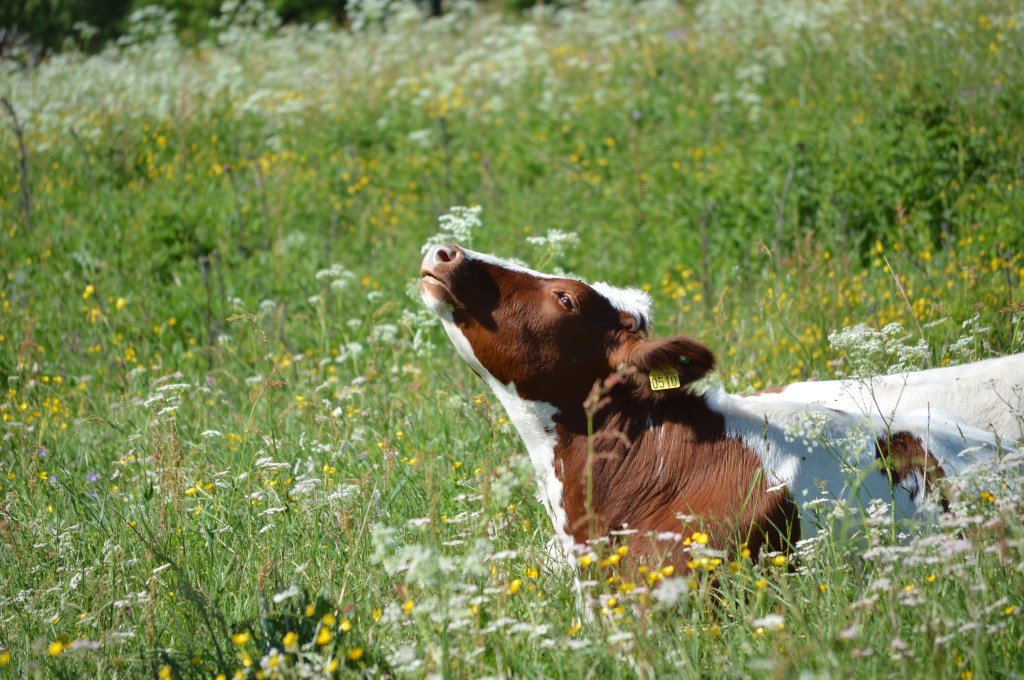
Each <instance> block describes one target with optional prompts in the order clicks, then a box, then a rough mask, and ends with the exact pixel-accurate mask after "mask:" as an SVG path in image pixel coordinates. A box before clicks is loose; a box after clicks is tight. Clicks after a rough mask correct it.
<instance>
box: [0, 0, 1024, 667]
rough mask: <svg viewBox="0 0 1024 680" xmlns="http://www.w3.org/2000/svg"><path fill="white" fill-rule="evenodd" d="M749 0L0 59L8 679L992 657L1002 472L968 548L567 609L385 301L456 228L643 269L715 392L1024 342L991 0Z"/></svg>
mask: <svg viewBox="0 0 1024 680" xmlns="http://www.w3.org/2000/svg"><path fill="white" fill-rule="evenodd" d="M754 4H756V6H757V7H759V8H761V9H760V10H758V11H752V10H750V8H748V7H747V6H746V5H747V3H735V4H733V3H709V4H707V5H705V6H700V7H697V8H691V7H688V6H687V7H675V6H673V5H668V4H664V5H663V4H655V3H648V4H641V5H637V6H635V7H619V6H617V5H606V4H601V3H597V4H594V5H593V6H592V7H591V8H590V9H589V10H588V11H586V12H583V11H578V10H565V11H564V12H563V13H561V14H558V13H552V12H547V13H545V14H541V15H538V16H537V17H536V18H533V19H523V18H512V17H509V16H505V15H501V14H497V13H491V12H484V13H482V14H478V15H476V16H473V17H466V16H464V15H460V14H459V13H458V12H453V13H451V14H450V15H449V17H447V18H446V19H444V20H441V21H433V22H429V23H428V24H426V25H424V24H421V22H419V21H418V20H416V19H410V18H409V17H408V16H406V15H403V14H401V13H399V15H397V16H392V17H391V18H390V19H389V20H388V23H387V24H386V27H385V28H384V29H382V28H381V26H380V25H379V24H376V23H373V22H370V23H369V25H368V26H367V28H366V29H365V30H362V31H360V32H355V33H344V32H335V31H333V30H326V29H324V30H321V29H304V28H296V27H286V28H281V29H277V30H270V31H267V30H264V29H265V27H266V24H260V23H259V21H256V20H253V22H252V24H251V25H252V26H258V25H262V26H263V28H247V27H246V26H247V25H236V26H234V28H232V29H231V30H225V31H223V32H222V34H221V39H220V42H219V43H218V44H217V45H205V46H200V47H199V48H196V49H191V48H185V47H182V46H180V45H179V44H178V43H177V41H176V39H174V37H173V34H169V33H166V32H163V33H161V32H160V31H157V33H158V34H159V35H158V36H157V37H156V38H151V39H149V40H148V41H142V42H136V43H134V44H129V45H126V46H124V47H121V48H110V49H108V51H106V52H104V53H102V54H100V55H96V56H93V57H86V56H82V55H78V54H74V53H71V54H66V55H62V56H60V57H57V58H53V59H51V60H49V61H47V62H45V63H43V64H42V65H40V66H38V67H36V68H34V69H30V70H20V69H19V68H16V67H14V66H13V65H12V63H13V62H5V63H3V64H0V69H2V77H0V95H2V96H4V97H5V98H6V99H8V100H9V101H10V103H11V104H12V106H13V108H14V111H15V113H16V114H17V116H18V120H19V126H20V128H21V129H22V136H23V141H24V144H25V149H26V160H27V170H28V185H27V191H23V188H24V187H25V177H24V174H23V169H22V164H21V162H20V160H21V153H20V151H19V143H18V135H17V134H16V133H15V127H14V124H13V119H12V117H11V116H10V115H8V113H7V112H4V114H3V116H2V117H3V125H2V126H0V142H2V144H3V148H4V150H5V152H4V153H3V154H2V155H0V187H2V190H0V219H2V234H0V264H2V272H0V274H2V278H0V388H2V392H0V420H2V425H0V487H2V488H0V534H2V536H3V540H2V541H0V584H2V585H0V649H2V650H3V651H0V676H2V675H4V674H8V675H11V676H20V675H27V676H37V677H56V676H62V675H66V676H97V677H115V676H123V677H138V676H140V675H168V674H169V675H170V676H181V677H191V676H198V677H209V676H215V675H217V674H218V673H224V674H226V675H227V676H229V677H230V676H231V675H232V674H233V673H235V672H236V671H237V672H240V673H242V675H243V676H245V675H251V676H255V675H257V673H258V671H260V670H261V669H262V671H263V673H264V677H272V676H274V674H275V673H279V674H281V675H286V676H287V675H288V674H295V673H297V672H298V671H297V670H296V668H297V667H298V666H300V665H306V666H308V667H309V668H312V669H314V670H315V671H318V672H319V671H324V670H325V669H331V668H334V667H335V666H334V665H332V662H333V661H337V665H336V671H337V672H338V673H343V674H344V673H351V674H359V673H363V672H371V673H376V674H392V675H399V676H405V675H409V676H420V675H425V674H430V673H439V674H442V675H445V676H451V677H479V676H509V675H516V676H525V677H541V676H546V677H571V678H576V677H581V676H583V675H585V674H592V675H594V676H598V677H608V676H632V675H644V676H659V677H660V676H681V677H705V676H742V675H766V676H786V675H796V674H798V673H809V674H813V675H817V676H823V677H831V676H843V677H850V676H856V677H870V678H875V677H881V676H899V677H921V676H930V677H938V678H949V677H970V676H971V675H972V674H973V677H979V678H981V677H999V676H1013V674H1014V673H1019V672H1020V669H1021V668H1024V653H1022V651H1021V650H1022V649H1024V620H1022V613H1024V601H1022V599H1021V593H1022V592H1024V576H1022V574H1021V571H1020V568H1019V564H1020V563H1021V561H1022V557H1024V555H1022V554H1021V548H1020V546H1021V543H1020V541H1021V538H1022V529H1021V521H1020V517H1021V507H1020V505H1021V501H1020V494H1019V491H1010V490H1009V489H1006V488H1002V487H1001V486H1000V484H999V483H998V482H993V484H992V486H991V487H990V489H989V491H988V492H987V493H988V495H985V496H984V497H978V496H974V495H972V496H969V497H967V496H965V497H963V498H962V499H961V507H960V508H959V509H960V512H959V513H958V514H957V517H958V518H959V519H958V520H957V521H958V522H960V523H962V524H965V525H967V526H966V528H964V527H962V526H960V525H959V524H954V525H950V526H942V527H940V528H938V529H933V530H931V531H929V532H926V533H924V534H922V535H917V534H914V537H913V538H910V539H905V540H903V541H897V542H893V541H892V540H891V538H887V537H889V536H890V535H891V534H892V531H891V530H889V528H888V527H884V526H882V527H867V528H865V529H864V531H865V535H864V536H862V537H861V538H860V539H859V540H845V539H844V540H839V539H837V538H827V539H826V540H824V541H823V542H822V543H821V544H820V545H818V546H817V548H816V550H815V552H814V554H813V555H805V556H802V557H801V558H800V560H799V563H800V567H799V569H796V570H791V569H790V568H789V567H790V566H791V565H787V564H783V565H776V564H773V563H772V561H771V560H770V559H769V560H766V561H763V562H761V563H759V564H753V563H751V562H750V560H749V559H743V558H740V559H738V560H737V561H736V562H735V563H734V564H730V559H726V561H725V562H723V563H722V564H720V565H718V566H717V567H715V571H714V574H715V575H716V576H717V582H718V587H717V589H712V588H711V587H710V586H711V580H710V578H709V576H708V573H707V570H706V569H702V568H701V567H698V568H697V574H698V575H697V576H695V577H688V576H687V577H679V575H673V577H672V578H662V579H661V580H660V581H658V582H655V580H654V579H655V578H656V577H650V585H651V586H652V587H651V588H647V586H648V582H647V580H644V581H641V582H639V583H636V584H623V583H622V582H621V580H618V581H615V580H613V581H612V582H608V581H607V580H606V577H607V576H608V575H609V572H606V571H602V570H600V569H599V568H598V567H597V566H595V565H591V566H588V567H581V573H582V575H583V577H584V579H592V580H593V581H594V583H592V584H590V585H589V586H588V587H587V590H588V593H589V594H590V595H591V596H592V597H595V598H599V602H598V604H597V605H596V606H595V607H594V614H595V615H594V617H592V618H587V617H583V618H582V620H581V611H580V609H579V608H578V607H577V598H576V595H575V593H574V591H573V586H572V582H573V579H572V574H571V572H570V571H569V570H568V569H566V568H565V567H564V566H562V565H560V564H559V563H558V562H557V561H553V560H552V559H551V558H549V557H548V556H547V551H546V547H545V544H546V542H547V541H548V540H549V537H550V536H551V533H552V532H551V529H550V527H549V526H548V520H547V518H546V515H545V513H544V511H543V509H542V508H541V507H540V505H539V504H538V503H537V502H536V501H535V499H534V493H535V492H534V485H533V481H532V479H531V473H530V472H529V470H528V467H529V465H528V462H527V461H526V459H525V457H524V455H523V452H522V445H521V443H520V441H519V440H518V438H517V436H516V434H515V432H514V431H513V430H511V428H510V426H509V424H508V423H507V422H506V421H505V420H504V417H503V416H504V413H503V412H502V411H501V407H500V405H498V404H497V403H496V401H494V400H493V399H492V398H491V396H490V395H489V394H485V393H484V392H485V388H484V386H483V384H482V383H481V382H479V381H478V380H477V379H476V378H475V376H474V375H473V374H472V373H471V371H469V370H468V369H467V368H466V367H465V366H464V365H462V363H461V362H460V361H459V360H458V359H457V357H456V356H455V354H454V352H453V351H452V350H451V348H450V347H449V346H448V344H447V341H446V339H445V338H444V336H443V333H441V332H440V330H439V329H438V328H437V327H436V325H434V324H433V322H432V320H431V319H430V316H429V314H428V313H426V311H425V310H424V309H422V305H421V304H420V303H419V300H418V298H417V297H416V296H415V295H410V283H411V282H412V281H413V279H414V278H415V277H416V275H417V270H418V263H419V259H420V247H421V245H422V244H423V243H424V242H425V240H426V239H427V238H428V237H429V236H430V235H431V234H433V233H435V232H436V231H437V230H438V227H437V218H438V216H439V215H441V214H443V213H445V212H447V211H448V209H449V208H450V207H451V206H453V205H471V204H476V205H480V206H482V208H483V212H482V219H483V225H482V226H481V227H479V228H478V229H477V230H476V231H475V233H474V234H473V235H472V241H473V243H472V245H473V247H474V248H476V249H479V250H484V251H489V252H494V253H496V254H499V255H502V256H505V257H509V256H512V257H518V258H521V259H524V260H527V261H529V262H530V263H531V264H533V265H536V266H539V267H544V268H549V269H550V268H554V267H561V268H564V269H566V270H569V271H572V272H576V273H577V274H579V275H580V276H583V277H585V278H588V279H598V278H600V279H605V280H609V281H612V282H614V283H619V284H631V285H644V286H645V287H647V288H649V289H650V290H651V292H652V294H653V295H654V297H655V300H656V303H657V307H656V318H655V329H654V330H655V334H656V335H669V334H674V333H678V332H682V333H686V334H688V335H691V336H693V337H696V338H699V339H701V340H702V341H703V342H705V343H706V344H707V345H708V346H710V347H711V348H713V349H714V350H715V351H716V352H717V353H718V355H719V357H720V366H719V372H718V379H719V380H720V381H721V382H723V383H724V384H725V385H726V386H727V387H728V388H729V389H731V390H735V391H752V390H756V389H758V388H762V387H765V386H770V385H777V384H782V383H785V382H787V381H791V380H794V379H810V378H828V377H833V376H835V375H842V374H843V373H844V372H845V371H846V370H848V367H849V364H848V362H847V360H846V358H844V356H842V354H841V353H839V352H837V351H835V350H833V349H831V348H830V346H829V343H828V334H829V332H830V331H833V330H838V329H841V328H843V327H847V326H853V325H856V324H858V323H864V324H868V325H869V326H873V327H876V328H881V327H883V326H886V325H888V324H890V323H899V324H901V325H902V327H903V328H904V329H906V331H905V334H906V339H905V341H904V342H905V343H906V344H914V343H916V342H917V341H918V340H919V339H923V340H925V341H926V342H927V344H928V347H929V353H928V358H927V360H926V361H925V362H924V364H925V365H935V366H937V365H943V364H946V363H949V362H954V363H956V362H961V361H966V360H970V359H976V358H983V357H986V356H991V355H998V354H1004V353H1011V352H1020V351H1024V308H1022V301H1024V256H1022V254H1021V253H1022V250H1024V230H1022V229H1021V221H1022V215H1024V186H1022V175H1021V167H1020V159H1021V156H1022V153H1024V97H1022V96H1021V93H1022V92H1024V48H1022V44H1024V32H1022V30H1021V24H1022V23H1024V16H1020V13H1019V9H1014V6H1013V5H1012V3H1000V2H994V1H993V2H989V1H971V2H941V1H938V0H934V1H924V0H922V1H920V2H906V3H897V4H892V3H884V2H875V1H873V0H872V1H869V2H861V3H844V2H833V3H831V4H828V5H826V4H818V3H782V2H770V3H754ZM828 8H831V10H829V11H826V10H827V9H828ZM1015 12H1016V14H1015ZM245 16H249V15H245ZM264 18H266V17H264ZM135 34H136V35H143V34H147V33H146V31H144V30H143V28H142V27H137V30H136V32H135ZM148 34H149V35H152V31H150V32H149V33H148ZM24 196H27V197H28V199H29V203H28V204H27V206H26V204H25V202H24V200H23V197H24ZM551 228H556V229H561V230H564V231H573V232H575V233H576V234H578V236H579V240H580V243H579V245H578V246H577V247H575V248H572V249H570V250H568V252H565V253H560V252H556V251H555V250H554V249H553V248H550V247H544V246H541V247H534V246H531V245H530V244H529V243H528V242H527V240H526V238H527V237H529V236H543V235H544V234H545V233H546V232H547V230H548V229H551ZM897 282H898V283H897ZM886 361H887V358H886V357H882V358H880V362H881V367H882V368H884V367H885V363H886ZM1004 539H1005V542H1004V543H1001V544H999V546H1001V548H1002V549H1004V550H1005V556H1006V559H1003V558H1002V557H1001V555H1000V553H999V552H998V551H997V550H996V547H998V546H997V542H999V541H1001V540H1004ZM709 566H711V565H710V564H709ZM691 578H692V580H693V587H692V588H691V587H690V586H691V583H690V581H691ZM666 584H671V585H670V586H667V585H666ZM672 588H674V589H675V590H676V591H678V592H676V593H675V597H674V598H673V597H669V594H670V592H671V589H672ZM659 593H660V595H659ZM609 598H615V601H614V602H609V601H608V600H609ZM666 601H670V602H672V604H670V605H666V604H664V602H666ZM768 614H777V615H780V616H781V617H782V619H781V621H782V622H783V623H782V627H781V629H779V628H777V627H776V625H775V624H776V621H774V620H769V621H759V619H763V617H765V616H767V615H768ZM325 617H326V618H325ZM757 623H760V624H766V623H767V624H769V625H768V626H767V627H766V626H764V625H761V626H758V625H755V624H757ZM325 631H326V632H325ZM292 633H294V635H290V634H292ZM286 636H287V641H286ZM288 643H292V644H288ZM321 643H322V644H321Z"/></svg>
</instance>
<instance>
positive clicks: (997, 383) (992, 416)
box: [750, 354, 1024, 445]
mask: <svg viewBox="0 0 1024 680" xmlns="http://www.w3.org/2000/svg"><path fill="white" fill-rule="evenodd" d="M750 399H755V400H772V399H782V400H785V401H796V402H803V403H813V404H820V405H822V406H825V407H828V408H835V409H840V410H847V411H856V412H858V413H869V414H873V415H878V416H881V417H882V418H884V419H886V420H891V419H892V418H893V417H894V415H899V414H901V413H910V412H914V411H922V412H923V411H929V412H931V413H932V414H933V415H934V416H936V417H940V418H945V419H949V416H943V414H955V415H956V418H957V419H958V420H961V421H963V422H965V423H968V424H970V425H972V426H974V427H977V428H980V429H983V430H988V431H989V432H992V433H994V434H995V435H996V436H998V437H999V438H1000V439H1001V440H1002V441H1003V443H1005V444H1007V445H1010V444H1012V443H1014V442H1018V441H1022V440H1024V354H1015V355H1012V356H1006V357H999V358H996V359H986V360H985V361H977V362H974V363H971V364H963V365H960V366H948V367H946V368H934V369H930V370H927V371H917V372H914V373H897V374H894V375H886V376H879V377H875V378H870V379H850V380H823V381H820V382H803V383H794V384H792V385H789V386H787V387H786V388H784V389H783V390H782V391H781V392H779V393H777V394H766V395H757V396H755V397H750Z"/></svg>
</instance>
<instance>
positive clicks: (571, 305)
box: [558, 293, 576, 312]
mask: <svg viewBox="0 0 1024 680" xmlns="http://www.w3.org/2000/svg"><path fill="white" fill-rule="evenodd" d="M558 301H559V302H561V303H562V306H563V307H565V308H566V309H567V310H569V311H570V312H571V311H573V310H575V309H576V303H575V302H573V299H572V298H571V297H569V294H568V293H559V294H558Z"/></svg>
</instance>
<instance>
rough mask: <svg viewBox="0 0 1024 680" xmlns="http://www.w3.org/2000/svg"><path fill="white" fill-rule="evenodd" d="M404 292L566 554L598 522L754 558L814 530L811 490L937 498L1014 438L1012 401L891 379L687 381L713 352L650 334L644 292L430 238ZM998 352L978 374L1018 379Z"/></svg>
mask: <svg viewBox="0 0 1024 680" xmlns="http://www.w3.org/2000/svg"><path fill="white" fill-rule="evenodd" d="M420 293H421V297H422V299H423V302H424V303H425V304H426V306H427V307H428V308H429V309H431V310H432V311H433V312H434V313H435V314H437V315H438V316H439V317H440V320H441V323H442V325H443V327H444V329H445V331H446V333H447V334H448V337H449V339H450V340H451V342H452V344H453V345H454V346H455V349H456V351H457V352H458V353H459V354H460V355H461V357H462V358H463V359H464V360H465V362H466V363H467V364H468V365H469V366H470V368H471V369H472V370H473V371H474V372H475V373H476V374H477V375H478V376H479V377H480V378H481V379H483V381H484V382H485V383H486V384H487V385H488V387H489V388H490V389H491V391H492V392H493V393H494V395H495V396H496V397H497V399H498V400H499V401H500V402H501V403H502V405H503V406H504V408H505V410H506V411H507V413H508V416H509V418H510V420H511V422H512V423H513V425H514V426H515V428H516V430H517V431H518V432H519V435H520V436H521V437H522V440H523V443H524V444H525V446H526V450H527V452H528V453H529V456H530V459H531V461H532V463H533V466H534V470H535V472H536V477H537V482H538V484H539V487H540V494H539V497H540V500H541V502H542V504H543V505H544V507H545V509H546V511H547V513H548V515H549V517H550V519H551V523H552V526H553V527H554V530H555V534H556V537H557V541H558V544H559V547H560V549H561V550H562V551H563V552H564V553H565V554H566V555H567V556H568V555H572V554H573V551H574V550H579V546H583V545H586V544H587V543H588V541H592V540H593V539H600V538H601V537H604V536H608V535H609V534H612V535H616V536H617V538H618V540H620V541H624V542H626V543H628V548H629V552H630V554H631V558H632V559H638V560H644V559H650V560H651V561H654V560H662V559H665V560H666V561H668V562H669V563H671V564H674V565H675V566H676V567H677V568H681V569H682V570H685V569H686V563H687V559H688V558H687V556H686V555H685V553H684V552H683V551H681V550H675V552H673V549H674V547H675V546H677V545H678V538H679V537H680V536H687V535H700V536H702V537H704V540H705V541H707V545H708V546H709V547H711V548H713V549H717V550H721V551H725V552H734V551H739V550H747V551H749V554H750V555H751V557H753V558H754V559H756V558H757V556H758V554H759V553H762V552H765V551H786V550H789V549H791V548H792V546H794V545H795V544H796V542H797V541H798V540H800V539H802V538H809V537H812V536H814V535H815V534H816V532H817V531H818V529H819V522H820V520H819V519H818V518H817V517H816V516H815V514H814V513H813V512H810V511H808V509H809V507H810V506H811V504H812V501H815V500H816V499H819V498H821V497H822V496H823V495H824V496H825V497H826V498H830V499H841V500H842V501H844V502H846V503H847V504H848V505H850V506H851V507H852V506H859V507H862V508H867V507H868V506H870V505H872V504H873V503H875V504H877V503H879V502H882V503H885V504H886V506H887V507H888V508H889V509H890V512H891V514H892V516H894V517H897V518H909V517H912V516H914V515H915V513H917V512H919V511H921V510H922V508H924V509H925V510H928V509H931V510H934V509H935V508H936V506H942V507H945V503H946V499H945V498H943V497H941V495H940V494H932V493H930V492H932V490H933V487H935V485H936V483H937V482H938V481H939V480H940V479H941V478H942V477H943V476H946V475H956V474H959V473H960V472H961V471H962V470H963V469H964V468H965V467H967V466H968V465H969V464H970V463H972V462H974V461H987V460H992V459H993V458H995V457H996V456H998V455H1001V453H1002V452H1004V451H1007V450H1009V448H1010V445H1009V443H1010V442H1011V441H1012V440H1014V439H1017V438H1018V437H1017V432H1018V430H1016V429H1014V428H1019V426H1020V422H1021V420H1020V419H1021V414H1020V413H1019V412H1011V413H1007V414H996V413H994V410H997V409H996V406H997V405H996V404H994V403H990V402H985V406H984V411H985V412H983V413H977V414H975V415H976V416H977V418H978V419H977V420H976V421H975V423H974V424H972V423H970V422H966V421H964V420H963V419H959V418H957V417H955V416H954V415H950V414H948V413H946V412H943V411H940V410H938V409H928V408H924V409H923V410H922V409H919V408H916V409H915V410H912V411H910V412H908V413H906V414H904V413H903V412H902V411H901V410H900V409H898V408H896V405H897V404H898V399H896V398H895V397H892V398H891V399H890V401H891V402H892V403H891V405H892V406H893V408H892V409H891V410H890V411H888V412H887V413H881V412H879V413H874V412H873V409H874V408H875V407H872V408H870V409H869V408H865V409H853V408H848V409H842V408H835V407H834V404H833V403H830V400H835V401H841V400H842V399H844V398H845V399H849V398H850V397H849V396H846V397H844V396H843V393H842V390H840V389H839V388H838V387H836V386H835V385H832V386H831V389H825V390H819V391H818V392H814V391H813V390H812V389H809V388H803V389H804V392H800V393H799V394H798V395H796V393H797V392H799V389H800V388H795V389H794V395H796V398H793V399H791V398H789V395H787V392H786V391H785V390H783V391H782V392H780V393H776V394H770V395H762V396H759V397H740V396H735V395H731V394H728V393H726V392H725V391H724V390H723V389H721V388H717V387H714V388H710V389H707V390H706V391H703V392H697V391H695V390H694V388H693V384H694V383H695V382H697V381H699V380H700V379H701V378H704V377H705V376H706V375H707V374H708V373H709V372H710V371H711V370H712V368H713V367H714V364H715V357H714V355H713V353H712V352H711V350H709V349H708V348H707V347H705V346H704V345H702V344H701V343H699V342H697V341H696V340H693V339H691V338H688V337H685V336H678V337H672V338H664V339H654V338H651V337H649V335H648V334H649V331H650V325H651V299H650V296H649V295H648V294H647V293H645V292H643V291H641V290H638V289H633V288H619V287H615V286H611V285H608V284H606V283H593V284H587V283H585V282H583V281H579V280H576V279H571V278H564V277H558V276H552V275H548V274H543V273H540V272H537V271H533V270H531V269H528V268H526V267H523V266H521V265H518V264H515V263H511V262H507V261H504V260H501V259H498V258H495V257H492V256H489V255H484V254H481V253H477V252H473V251H472V250H468V249H466V248H462V247H460V246H458V245H455V244H441V245H435V246H433V247H431V248H430V249H429V250H428V252H427V253H426V255H425V257H424V258H423V262H422V265H421V275H420ZM997 361H999V362H1001V363H998V364H992V365H991V368H992V370H991V371H989V370H988V369H987V368H986V370H985V371H984V376H985V378H986V379H988V378H989V377H990V376H989V374H990V373H992V374H993V376H994V375H995V374H999V375H998V378H999V380H1000V381H1002V382H1001V383H1000V384H1001V385H1017V386H1019V385H1024V355H1017V356H1014V357H1009V358H1006V359H1002V360H997ZM923 375H924V376H925V378H924V382H923V383H922V384H921V385H918V383H917V380H916V378H913V379H911V380H910V381H909V384H911V385H913V386H914V387H913V391H914V392H915V394H916V393H917V391H920V393H921V394H923V395H927V394H929V393H930V389H931V388H930V387H929V386H928V384H927V383H928V381H929V380H931V379H932V378H937V379H936V381H935V382H936V385H939V386H941V388H942V389H951V390H953V389H960V387H962V386H963V385H962V383H971V384H973V383H972V381H971V371H970V368H969V367H964V368H959V369H953V372H952V373H948V374H947V373H943V372H939V373H936V374H931V373H930V372H925V373H924V374H923ZM947 375H949V376H953V377H952V378H950V379H946V378H945V376H947ZM939 378H940V379H939ZM895 392H896V391H895V390H894V391H893V393H894V394H895ZM861 396H863V395H861ZM815 400H820V401H822V403H823V404H825V405H821V404H815V403H813V402H814V401H815ZM921 403H922V402H920V401H918V400H917V398H916V397H915V400H914V401H913V404H914V405H915V406H920V404H921ZM942 403H943V404H946V405H949V406H950V407H951V408H952V407H958V406H963V404H962V403H960V402H958V401H957V400H956V399H951V400H944V401H942ZM1003 407H1005V408H1006V409H1007V410H1012V409H1011V408H1010V404H1009V402H1006V403H1004V404H1003ZM1018 407H1019V402H1018ZM878 408H888V405H886V406H884V407H883V406H879V407H878ZM1018 411H1019V409H1018ZM997 416H998V417H997ZM1004 416H1005V417H1004ZM996 422H998V423H1000V424H1004V425H1005V427H1003V426H1002V425H1001V429H1000V430H999V431H997V432H996V433H993V432H989V431H986V430H984V429H982V428H981V427H979V425H987V424H989V423H996ZM930 496H938V498H937V499H935V500H934V502H929V501H928V500H927V499H929V498H930Z"/></svg>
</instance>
